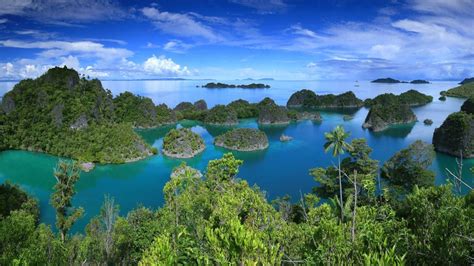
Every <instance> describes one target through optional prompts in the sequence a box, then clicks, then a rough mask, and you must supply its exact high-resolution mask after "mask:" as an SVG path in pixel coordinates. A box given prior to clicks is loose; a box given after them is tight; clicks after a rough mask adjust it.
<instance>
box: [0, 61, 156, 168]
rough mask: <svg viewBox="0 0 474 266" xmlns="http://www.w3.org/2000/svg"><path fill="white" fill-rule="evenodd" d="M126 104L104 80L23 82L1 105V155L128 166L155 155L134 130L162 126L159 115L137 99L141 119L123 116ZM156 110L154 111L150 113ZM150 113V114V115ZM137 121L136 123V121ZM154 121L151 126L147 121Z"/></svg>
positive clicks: (56, 71)
mask: <svg viewBox="0 0 474 266" xmlns="http://www.w3.org/2000/svg"><path fill="white" fill-rule="evenodd" d="M125 98H127V100H130V97H129V96H128V95H122V96H121V97H119V100H118V107H119V108H118V109H117V108H116V107H117V106H116V102H114V99H113V97H112V94H111V92H110V91H108V90H105V89H104V88H103V87H102V84H101V82H100V81H99V80H97V79H93V80H87V79H85V78H80V77H79V74H78V73H77V72H76V71H75V70H73V69H68V68H65V67H64V68H59V67H56V68H52V69H50V70H48V71H47V72H46V73H45V74H44V75H42V76H41V77H39V78H37V79H26V80H22V81H20V82H19V83H18V84H16V85H15V87H14V88H13V89H12V90H11V91H10V92H8V93H6V94H5V95H4V97H3V99H2V103H1V108H0V132H1V136H2V138H0V150H4V149H22V150H29V151H36V152H45V153H49V154H53V155H57V156H64V157H69V158H74V159H77V160H81V161H86V162H99V163H123V162H129V161H135V160H138V159H141V158H144V157H147V156H150V155H152V154H153V153H154V150H153V149H152V148H151V147H150V146H149V145H148V144H146V143H145V142H144V141H143V140H142V139H141V138H140V137H139V136H138V135H137V134H136V133H135V132H134V131H133V128H132V125H131V123H132V124H137V123H138V124H140V125H144V126H146V125H148V124H149V123H152V121H151V120H153V121H154V122H156V124H159V122H158V121H159V119H157V118H156V117H154V118H153V119H151V117H152V116H154V115H155V116H158V115H159V113H158V111H156V112H155V110H150V109H149V107H150V102H148V101H146V100H145V99H143V98H137V101H138V102H140V104H139V105H140V106H141V108H140V109H139V110H136V112H140V111H143V112H142V113H140V114H137V113H127V114H126V115H124V113H122V112H121V110H124V109H126V108H127V107H126V104H125V101H127V100H125ZM151 109H153V108H151ZM150 111H151V113H149V112H150ZM134 118H138V120H137V121H133V119H134ZM148 120H150V121H148Z"/></svg>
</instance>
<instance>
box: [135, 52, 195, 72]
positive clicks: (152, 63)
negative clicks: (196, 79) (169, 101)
mask: <svg viewBox="0 0 474 266" xmlns="http://www.w3.org/2000/svg"><path fill="white" fill-rule="evenodd" d="M143 69H144V70H145V71H146V72H148V73H151V74H153V75H157V76H161V77H176V76H189V75H191V71H190V70H189V69H188V68H187V67H186V66H184V67H181V66H180V65H178V64H176V63H175V62H173V60H171V59H170V58H166V57H164V56H160V57H156V56H155V55H153V56H152V57H150V58H148V59H147V60H146V61H145V62H144V63H143Z"/></svg>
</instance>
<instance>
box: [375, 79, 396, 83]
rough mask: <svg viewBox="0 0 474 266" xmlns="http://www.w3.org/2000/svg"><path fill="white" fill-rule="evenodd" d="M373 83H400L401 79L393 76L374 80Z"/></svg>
mask: <svg viewBox="0 0 474 266" xmlns="http://www.w3.org/2000/svg"><path fill="white" fill-rule="evenodd" d="M371 82H372V83H400V82H401V81H400V80H397V79H393V78H379V79H376V80H372V81H371Z"/></svg>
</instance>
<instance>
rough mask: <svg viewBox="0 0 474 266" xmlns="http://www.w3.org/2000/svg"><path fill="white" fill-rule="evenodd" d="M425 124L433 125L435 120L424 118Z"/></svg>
mask: <svg viewBox="0 0 474 266" xmlns="http://www.w3.org/2000/svg"><path fill="white" fill-rule="evenodd" d="M423 124H425V125H427V126H431V125H432V124H433V120H431V119H428V118H427V119H425V120H423Z"/></svg>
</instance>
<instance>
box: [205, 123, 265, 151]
mask: <svg viewBox="0 0 474 266" xmlns="http://www.w3.org/2000/svg"><path fill="white" fill-rule="evenodd" d="M214 144H215V145H216V146H219V147H224V148H226V149H230V150H236V151H257V150H264V149H266V148H268V138H267V135H265V133H264V132H263V131H260V130H258V129H254V128H236V129H233V130H231V131H227V132H226V133H224V134H222V135H220V136H218V137H216V138H215V140H214Z"/></svg>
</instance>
